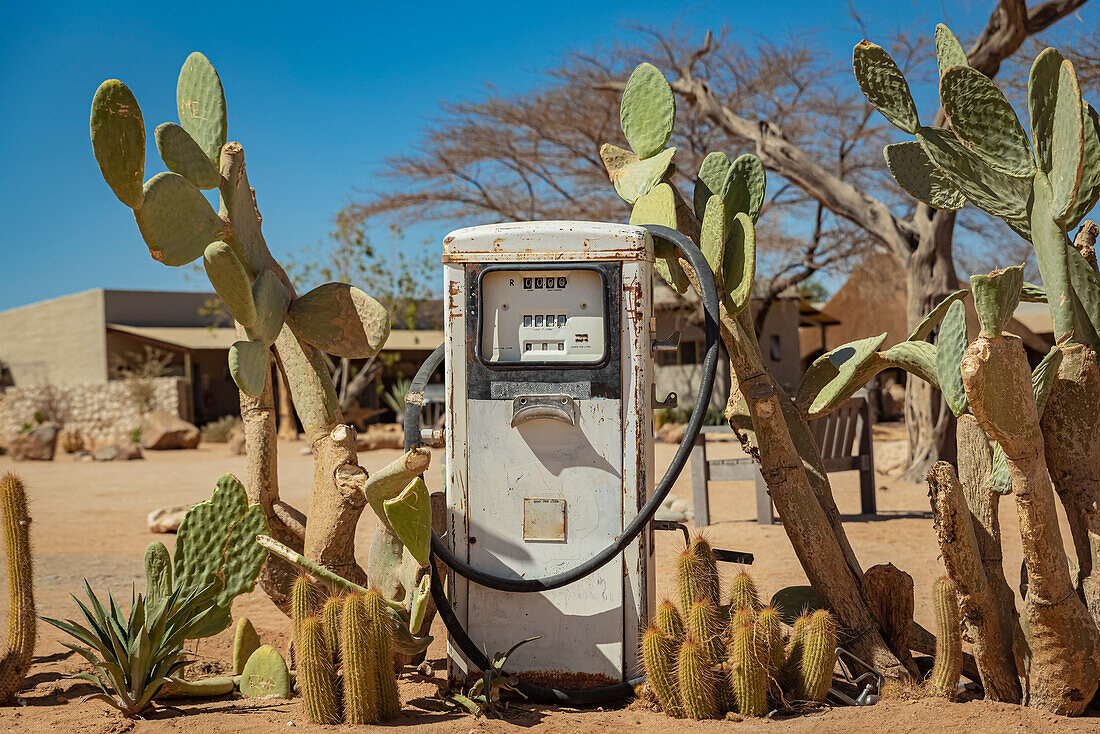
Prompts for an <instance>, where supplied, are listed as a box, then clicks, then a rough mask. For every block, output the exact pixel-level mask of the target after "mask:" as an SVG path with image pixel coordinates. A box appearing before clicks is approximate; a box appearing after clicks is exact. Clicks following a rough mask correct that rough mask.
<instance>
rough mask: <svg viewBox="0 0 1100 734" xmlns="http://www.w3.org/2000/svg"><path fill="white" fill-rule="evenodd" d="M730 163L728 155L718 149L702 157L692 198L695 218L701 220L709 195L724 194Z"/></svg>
mask: <svg viewBox="0 0 1100 734" xmlns="http://www.w3.org/2000/svg"><path fill="white" fill-rule="evenodd" d="M730 165H731V164H730V159H729V157H728V156H727V155H726V154H725V153H721V152H719V151H714V152H712V153H707V156H706V158H704V159H703V162H702V164H700V166H699V175H698V176H697V177H696V178H695V191H694V194H693V198H692V204H693V207H694V209H695V217H696V219H698V220H700V221H702V220H703V216H704V215H705V214H706V207H707V202H708V201H710V197H712V196H723V197H724V196H725V195H726V185H727V184H728V183H729V181H728V179H727V177H728V176H729V172H730Z"/></svg>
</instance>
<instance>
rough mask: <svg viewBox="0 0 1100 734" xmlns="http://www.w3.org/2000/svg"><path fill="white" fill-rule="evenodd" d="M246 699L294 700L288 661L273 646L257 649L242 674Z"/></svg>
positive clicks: (242, 691) (243, 692)
mask: <svg viewBox="0 0 1100 734" xmlns="http://www.w3.org/2000/svg"><path fill="white" fill-rule="evenodd" d="M241 695H242V696H244V697H245V698H293V697H294V689H293V682H292V681H291V678H290V670H289V669H288V668H287V665H286V660H284V659H283V656H282V655H281V654H279V651H278V650H276V649H275V648H274V647H272V646H271V645H264V646H262V647H258V648H256V650H255V652H253V653H252V654H251V655H250V656H249V658H248V662H247V663H245V666H244V670H243V671H242V673H241Z"/></svg>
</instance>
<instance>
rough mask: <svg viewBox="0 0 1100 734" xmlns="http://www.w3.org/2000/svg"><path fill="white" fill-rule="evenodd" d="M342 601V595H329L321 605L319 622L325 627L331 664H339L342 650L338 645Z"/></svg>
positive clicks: (326, 643)
mask: <svg viewBox="0 0 1100 734" xmlns="http://www.w3.org/2000/svg"><path fill="white" fill-rule="evenodd" d="M343 603H344V597H342V596H335V595H330V596H329V597H328V598H326V599H325V603H324V605H323V606H322V607H321V624H322V625H324V628H325V645H326V646H327V647H328V651H329V654H331V655H332V664H333V665H339V664H340V655H341V652H342V650H341V645H340V615H341V612H342V605H343Z"/></svg>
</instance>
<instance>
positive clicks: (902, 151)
mask: <svg viewBox="0 0 1100 734" xmlns="http://www.w3.org/2000/svg"><path fill="white" fill-rule="evenodd" d="M882 155H883V157H885V158H886V166H887V167H888V168H889V169H890V174H891V175H892V176H893V177H894V180H895V181H897V182H898V185H899V186H901V187H902V188H903V189H905V191H906V193H908V194H909V195H910V196H912V197H913V198H914V199H917V200H919V201H923V202H924V203H925V204H927V205H928V206H930V207H933V208H935V209H942V210H944V211H949V212H953V211H957V210H959V209H961V208H962V205H963V204H965V203H966V197H965V196H963V194H962V192H961V191H959V190H958V189H957V188H955V185H954V184H953V183H951V179H949V178H947V176H945V175H944V173H943V171H941V170H940V169H939V168H937V167H936V165H935V164H933V163H932V161H931V160H930V159H929V158H928V154H927V153H925V152H924V149H923V148H921V146H920V143H918V142H917V141H915V140H909V141H906V142H904V143H894V144H892V145H887V146H886V147H885V148H883V149H882Z"/></svg>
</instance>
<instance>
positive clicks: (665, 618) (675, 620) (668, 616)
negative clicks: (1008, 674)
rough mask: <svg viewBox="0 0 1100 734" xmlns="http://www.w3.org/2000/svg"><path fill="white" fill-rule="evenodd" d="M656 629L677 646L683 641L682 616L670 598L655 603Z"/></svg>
mask: <svg viewBox="0 0 1100 734" xmlns="http://www.w3.org/2000/svg"><path fill="white" fill-rule="evenodd" d="M657 629H659V630H660V631H661V634H662V635H664V636H665V637H667V638H669V639H670V640H672V641H673V642H675V643H676V645H677V646H679V645H680V643H681V642H683V641H684V618H683V616H682V615H681V614H680V610H679V609H677V608H676V605H675V604H674V603H673V602H672V600H671V599H665V600H664V601H662V602H661V603H660V604H658V605H657Z"/></svg>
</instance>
